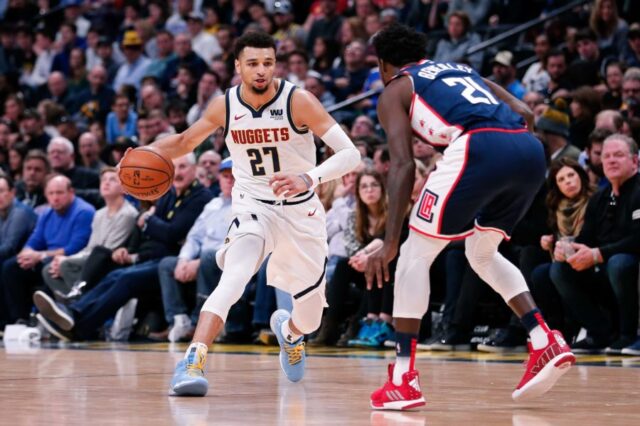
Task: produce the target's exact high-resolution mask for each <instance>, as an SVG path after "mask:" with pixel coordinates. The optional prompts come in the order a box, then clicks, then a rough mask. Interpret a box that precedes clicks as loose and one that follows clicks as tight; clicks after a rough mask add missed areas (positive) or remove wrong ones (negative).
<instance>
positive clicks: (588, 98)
mask: <svg viewBox="0 0 640 426" xmlns="http://www.w3.org/2000/svg"><path fill="white" fill-rule="evenodd" d="M600 98H601V96H600V94H599V93H598V92H596V91H595V89H593V88H591V87H587V86H583V87H579V88H577V89H576V90H574V91H573V92H572V93H571V103H570V104H569V107H570V108H571V118H572V119H573V120H572V121H571V125H570V126H569V135H570V136H569V140H570V141H571V143H572V144H573V145H575V146H576V147H578V148H580V149H582V148H584V147H585V146H586V145H587V140H588V138H589V134H590V133H591V132H592V131H593V129H594V126H593V123H594V119H595V117H596V114H598V113H599V112H600Z"/></svg>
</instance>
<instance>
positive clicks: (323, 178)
mask: <svg viewBox="0 0 640 426" xmlns="http://www.w3.org/2000/svg"><path fill="white" fill-rule="evenodd" d="M291 111H292V114H293V122H294V123H295V125H296V127H298V128H305V127H308V128H309V129H310V130H311V131H312V132H313V133H314V134H316V135H318V136H320V138H321V139H322V141H323V142H324V143H326V144H327V145H329V146H330V147H331V148H332V149H333V151H334V152H335V154H334V155H333V156H331V157H330V158H328V159H327V160H326V161H324V162H323V163H322V164H320V165H318V166H317V167H315V168H313V169H311V170H309V171H308V172H307V176H308V177H309V178H311V181H312V185H311V186H312V187H315V186H317V185H318V184H320V183H322V182H327V181H330V180H333V179H338V178H339V177H342V176H343V175H345V174H347V173H349V172H350V171H351V170H353V169H355V168H356V167H358V164H360V152H359V151H358V149H357V148H356V147H355V146H354V145H353V142H351V139H349V136H347V134H346V133H345V132H344V130H342V128H341V127H340V125H338V123H336V121H335V120H334V119H333V117H331V116H330V115H329V113H328V112H327V111H326V110H325V109H324V107H323V106H322V104H321V103H320V101H318V99H317V98H316V97H315V96H314V95H313V94H311V93H309V92H307V91H306V90H300V89H297V90H296V91H295V92H294V93H293V99H292V100H291Z"/></svg>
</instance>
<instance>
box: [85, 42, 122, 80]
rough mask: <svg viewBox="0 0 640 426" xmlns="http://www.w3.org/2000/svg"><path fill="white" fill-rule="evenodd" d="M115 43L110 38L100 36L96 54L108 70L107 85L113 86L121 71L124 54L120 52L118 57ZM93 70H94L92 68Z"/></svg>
mask: <svg viewBox="0 0 640 426" xmlns="http://www.w3.org/2000/svg"><path fill="white" fill-rule="evenodd" d="M113 46H114V43H113V41H112V40H111V38H109V37H108V36H100V37H99V38H98V43H97V45H96V54H97V56H98V60H99V62H100V65H102V66H103V67H104V68H105V69H106V70H107V84H108V85H109V87H112V86H113V80H115V78H116V74H117V73H118V69H120V65H122V64H121V62H120V61H121V56H122V53H120V52H119V50H118V53H119V54H118V55H116V53H115V52H114V50H113ZM92 69H93V68H92Z"/></svg>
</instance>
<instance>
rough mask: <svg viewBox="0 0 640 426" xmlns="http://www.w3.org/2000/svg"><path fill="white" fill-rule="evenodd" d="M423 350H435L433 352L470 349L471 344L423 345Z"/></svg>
mask: <svg viewBox="0 0 640 426" xmlns="http://www.w3.org/2000/svg"><path fill="white" fill-rule="evenodd" d="M423 348H424V350H426V351H435V352H455V351H470V350H471V345H470V344H464V345H444V346H441V345H424V346H423Z"/></svg>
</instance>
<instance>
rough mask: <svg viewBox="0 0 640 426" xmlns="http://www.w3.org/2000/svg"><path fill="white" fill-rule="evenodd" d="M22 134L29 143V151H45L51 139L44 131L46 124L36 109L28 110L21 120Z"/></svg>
mask: <svg viewBox="0 0 640 426" xmlns="http://www.w3.org/2000/svg"><path fill="white" fill-rule="evenodd" d="M20 133H21V134H22V139H23V140H24V141H25V142H26V143H27V149H29V150H31V149H41V150H43V151H45V150H46V149H47V145H49V141H50V140H51V137H50V136H49V135H48V134H47V133H46V132H45V131H44V123H43V121H42V117H41V116H40V113H38V111H36V110H35V109H28V110H26V111H25V112H24V114H22V119H21V120H20Z"/></svg>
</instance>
